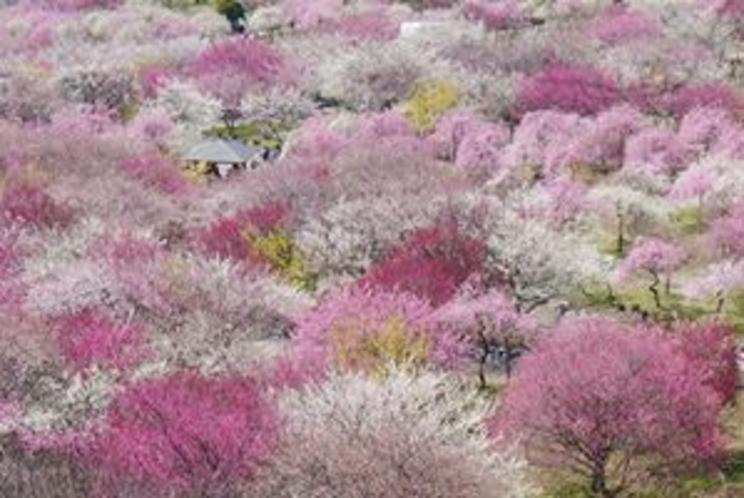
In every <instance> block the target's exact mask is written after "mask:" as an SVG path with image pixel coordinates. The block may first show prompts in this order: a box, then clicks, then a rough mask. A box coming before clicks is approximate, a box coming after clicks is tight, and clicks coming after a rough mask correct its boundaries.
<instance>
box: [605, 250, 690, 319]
mask: <svg viewBox="0 0 744 498" xmlns="http://www.w3.org/2000/svg"><path fill="white" fill-rule="evenodd" d="M686 259H687V255H686V254H685V251H684V250H683V249H682V248H680V247H679V246H678V245H677V244H675V243H674V242H669V241H665V240H661V239H655V238H642V239H639V240H637V241H636V243H635V244H634V245H633V248H632V249H631V250H630V253H629V254H628V256H627V257H626V258H625V260H624V261H623V263H622V264H621V265H620V268H619V270H618V271H619V275H620V276H621V278H625V277H627V276H628V275H630V274H632V273H634V272H637V271H643V272H645V273H647V274H649V275H650V276H651V278H652V283H651V285H650V286H649V287H648V289H649V291H650V292H651V294H652V295H653V297H654V303H655V304H656V307H657V308H658V309H663V305H662V302H661V295H660V293H659V285H660V284H661V278H662V277H664V289H665V292H666V295H667V296H668V295H669V293H670V292H671V278H672V274H673V273H674V272H675V271H677V270H678V269H679V268H680V267H681V266H682V265H683V264H684V262H685V260H686Z"/></svg>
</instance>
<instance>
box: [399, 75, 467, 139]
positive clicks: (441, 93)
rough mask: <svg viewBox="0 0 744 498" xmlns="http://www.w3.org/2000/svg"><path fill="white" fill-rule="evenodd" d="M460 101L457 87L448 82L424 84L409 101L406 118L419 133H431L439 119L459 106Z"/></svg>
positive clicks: (421, 84) (420, 85)
mask: <svg viewBox="0 0 744 498" xmlns="http://www.w3.org/2000/svg"><path fill="white" fill-rule="evenodd" d="M459 99H460V93H459V91H458V89H457V87H456V86H455V85H453V84H452V83H450V82H448V81H442V80H437V81H427V82H423V83H420V84H418V85H417V86H416V89H415V90H414V92H413V96H412V97H411V99H410V100H409V101H408V104H407V105H406V109H405V116H406V118H407V119H408V122H409V123H410V124H411V126H412V127H413V128H414V129H415V130H416V131H417V132H419V133H422V134H425V133H430V132H432V131H434V128H435V127H436V126H437V122H438V121H439V119H440V118H441V117H442V116H444V114H445V113H446V112H447V111H449V110H450V109H452V108H453V107H455V106H456V105H457V102H458V101H459Z"/></svg>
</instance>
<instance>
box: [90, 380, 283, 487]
mask: <svg viewBox="0 0 744 498" xmlns="http://www.w3.org/2000/svg"><path fill="white" fill-rule="evenodd" d="M278 428H279V426H278V419H277V414H276V411H275V409H274V407H273V406H272V405H271V403H270V402H269V401H267V400H265V399H263V397H262V395H261V393H260V391H259V386H258V385H257V384H256V382H255V381H253V380H251V379H249V378H241V377H218V378H207V377H202V376H200V375H199V374H197V373H194V372H189V371H185V372H180V373H176V374H173V375H170V376H168V377H165V378H161V379H152V380H144V381H140V382H139V383H136V384H134V385H132V386H131V387H129V388H128V389H126V390H125V391H123V392H122V393H121V394H119V395H118V396H117V397H116V399H115V400H114V402H113V404H112V406H111V408H110V410H109V413H108V415H107V417H106V423H105V430H104V432H103V434H102V435H101V436H100V440H99V441H97V444H96V446H95V448H94V451H93V454H94V455H95V456H96V457H97V458H100V460H99V465H102V467H103V469H102V470H103V471H104V472H105V474H104V475H105V476H107V477H109V478H111V479H113V481H114V482H116V479H117V478H121V479H123V480H124V481H126V480H127V479H133V480H135V481H142V482H144V483H145V484H148V485H152V486H154V489H156V490H160V491H161V492H168V491H173V490H176V491H181V492H192V493H198V494H202V495H210V496H213V495H214V494H215V493H221V492H225V491H226V490H229V489H230V488H231V487H234V486H235V485H236V484H237V481H239V480H241V479H249V478H251V477H252V476H253V475H254V474H255V472H256V471H257V469H258V466H259V465H260V464H262V463H263V462H265V461H266V460H267V459H268V458H269V457H270V455H271V453H272V451H273V448H274V447H275V445H276V442H277V431H278ZM104 489H105V488H104Z"/></svg>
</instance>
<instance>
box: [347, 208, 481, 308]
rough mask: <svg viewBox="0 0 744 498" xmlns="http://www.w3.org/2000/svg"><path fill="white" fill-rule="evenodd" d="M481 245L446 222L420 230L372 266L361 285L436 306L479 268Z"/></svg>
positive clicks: (449, 296) (451, 223)
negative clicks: (413, 296)
mask: <svg viewBox="0 0 744 498" xmlns="http://www.w3.org/2000/svg"><path fill="white" fill-rule="evenodd" d="M485 257H486V246H485V244H484V243H483V242H482V241H480V240H477V239H473V238H470V237H468V236H466V235H465V234H463V233H461V231H460V229H459V228H458V227H457V225H456V223H454V222H448V223H444V224H442V225H441V226H437V227H434V228H431V229H424V230H420V231H418V232H417V233H415V234H413V235H412V236H411V238H410V239H409V240H408V241H406V242H405V243H404V244H403V245H402V246H400V247H398V248H396V249H394V250H393V251H391V252H390V254H389V255H388V256H387V257H386V258H385V260H383V261H382V262H380V263H379V264H378V265H376V266H374V267H373V268H372V270H371V271H370V273H369V275H368V276H367V277H365V278H364V279H363V280H362V282H361V285H368V286H372V287H377V288H382V289H388V290H393V289H399V290H403V291H406V292H411V293H413V294H416V295H417V296H419V297H421V298H424V299H428V300H429V301H430V302H431V303H432V304H434V305H439V304H442V303H443V302H445V301H447V300H449V299H450V298H451V297H452V296H454V295H455V292H456V291H457V289H458V287H459V286H460V285H461V284H462V283H463V282H465V280H466V279H467V278H468V277H469V276H470V275H472V274H473V273H475V272H477V271H478V270H480V269H481V267H482V265H483V263H484V261H485Z"/></svg>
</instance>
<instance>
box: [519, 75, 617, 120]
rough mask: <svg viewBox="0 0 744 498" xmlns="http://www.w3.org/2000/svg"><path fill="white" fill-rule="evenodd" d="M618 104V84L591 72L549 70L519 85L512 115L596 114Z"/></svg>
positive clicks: (530, 77)
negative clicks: (551, 111) (550, 111)
mask: <svg viewBox="0 0 744 498" xmlns="http://www.w3.org/2000/svg"><path fill="white" fill-rule="evenodd" d="M619 101H620V91H619V89H618V87H617V84H616V83H615V82H614V81H613V80H612V79H611V78H609V77H608V76H605V75H604V74H602V73H601V72H598V71H596V70H594V69H591V68H584V67H570V66H559V65H556V66H551V67H547V68H546V69H544V70H542V71H539V72H537V73H536V74H534V75H531V76H529V77H527V78H525V79H524V80H523V81H521V83H520V86H519V90H518V93H517V103H516V105H515V111H516V112H517V114H519V115H522V114H524V113H526V112H530V111H538V110H542V109H557V110H561V111H564V112H576V113H578V114H597V113H598V112H600V111H602V110H605V109H608V108H610V107H612V106H613V105H615V104H617V103H618V102H619Z"/></svg>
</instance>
